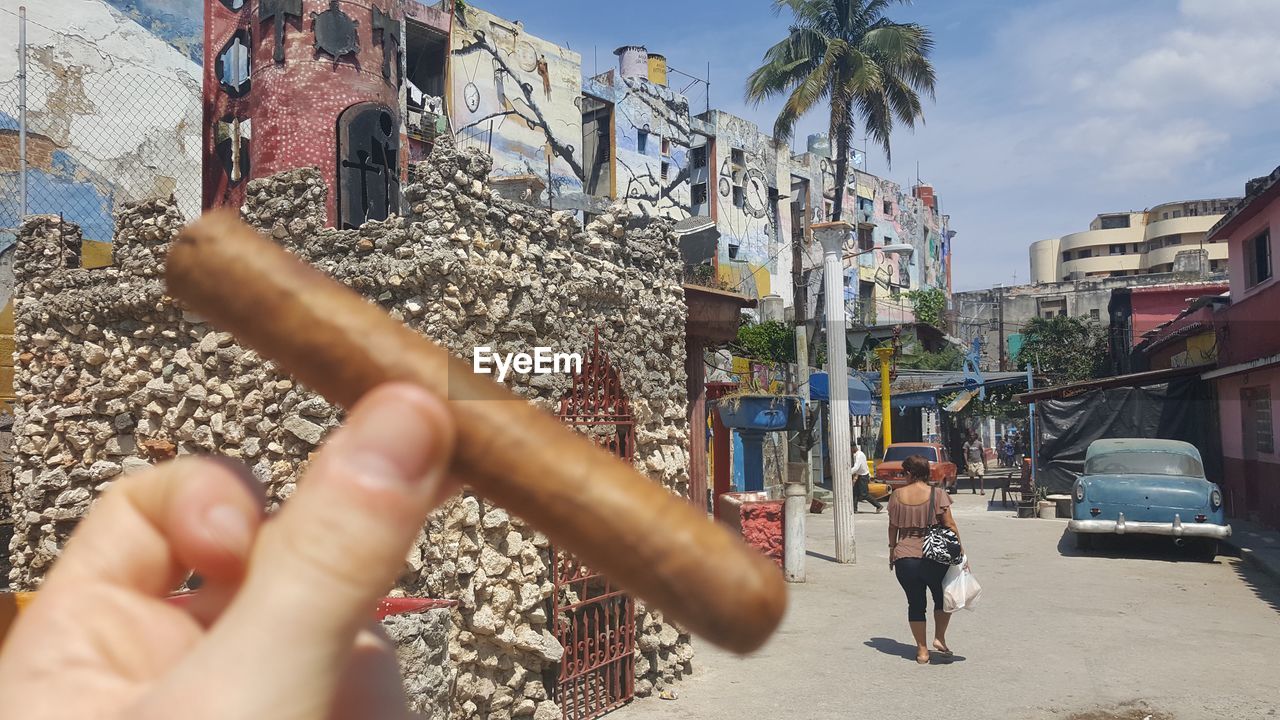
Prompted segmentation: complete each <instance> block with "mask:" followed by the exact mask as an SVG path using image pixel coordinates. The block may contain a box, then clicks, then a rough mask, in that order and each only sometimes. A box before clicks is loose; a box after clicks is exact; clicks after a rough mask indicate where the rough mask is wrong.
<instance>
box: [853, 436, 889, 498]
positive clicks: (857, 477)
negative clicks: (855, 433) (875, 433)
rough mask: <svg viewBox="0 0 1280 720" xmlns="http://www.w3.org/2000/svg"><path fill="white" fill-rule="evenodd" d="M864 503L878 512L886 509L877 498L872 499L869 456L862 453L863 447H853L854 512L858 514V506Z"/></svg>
mask: <svg viewBox="0 0 1280 720" xmlns="http://www.w3.org/2000/svg"><path fill="white" fill-rule="evenodd" d="M863 501H866V502H869V503H871V505H872V506H873V507H875V509H876V512H877V513H878V512H881V511H883V510H884V507H883V506H881V505H880V503H879V502H877V501H876V500H875V498H873V497H871V468H869V467H867V454H866V453H864V452H862V447H861V446H858V445H854V446H853V511H854V512H855V513H856V512H858V505H860V504H862V502H863Z"/></svg>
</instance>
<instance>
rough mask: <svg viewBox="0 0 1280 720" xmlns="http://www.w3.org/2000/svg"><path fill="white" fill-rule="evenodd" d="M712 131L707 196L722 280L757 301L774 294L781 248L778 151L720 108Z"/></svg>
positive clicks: (710, 119)
mask: <svg viewBox="0 0 1280 720" xmlns="http://www.w3.org/2000/svg"><path fill="white" fill-rule="evenodd" d="M707 119H708V122H709V123H710V125H711V128H712V131H713V132H714V133H715V157H714V160H713V168H712V170H713V173H712V177H713V178H714V180H715V184H714V187H713V188H712V189H711V192H712V193H714V197H715V203H716V215H715V217H716V227H717V228H718V229H719V230H720V236H721V238H720V276H721V280H722V281H725V282H728V283H729V284H731V285H734V286H737V287H739V288H740V290H739V291H740V292H745V293H747V294H749V295H754V296H756V297H763V296H765V295H768V294H770V293H771V292H772V287H773V284H774V283H775V282H776V281H779V280H781V281H783V282H789V278H787V279H785V280H784V279H782V278H779V277H778V257H779V256H780V255H781V254H782V252H783V250H784V248H783V247H782V242H781V239H780V236H779V226H778V201H779V196H780V193H779V191H778V167H777V166H778V151H777V149H776V147H775V144H774V141H773V138H772V137H770V136H769V135H765V134H764V133H762V132H760V128H759V127H757V126H756V125H755V123H752V122H749V121H747V120H743V119H742V118H739V117H735V116H733V115H730V114H728V113H725V112H721V111H719V110H713V111H711V113H710V114H709V117H708V118H707Z"/></svg>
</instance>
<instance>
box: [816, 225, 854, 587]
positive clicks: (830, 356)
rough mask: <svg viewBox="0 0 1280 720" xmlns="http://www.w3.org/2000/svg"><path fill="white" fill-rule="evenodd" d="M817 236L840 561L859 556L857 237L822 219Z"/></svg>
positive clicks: (844, 228) (846, 228) (830, 443)
mask: <svg viewBox="0 0 1280 720" xmlns="http://www.w3.org/2000/svg"><path fill="white" fill-rule="evenodd" d="M813 234H814V237H816V238H817V239H818V241H819V242H821V243H822V251H823V258H822V282H823V290H824V293H823V294H824V296H825V298H826V312H827V379H828V383H827V385H828V387H829V389H830V393H831V404H830V408H831V422H830V423H829V425H830V427H831V437H830V440H829V442H828V445H829V447H830V452H831V485H832V490H833V493H834V495H835V508H834V509H833V511H834V513H835V516H836V517H835V520H836V552H835V555H836V561H837V562H841V563H853V562H856V561H857V544H856V543H855V541H854V534H853V479H852V478H851V477H850V475H849V473H850V467H849V464H850V459H849V380H848V378H849V360H848V357H847V356H846V353H845V330H846V329H847V328H848V326H849V323H848V320H847V317H846V314H845V305H844V259H843V258H844V248H845V244H846V242H849V241H850V240H852V238H853V226H852V225H850V224H849V223H847V222H834V223H818V224H815V225H814V226H813Z"/></svg>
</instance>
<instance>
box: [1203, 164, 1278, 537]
mask: <svg viewBox="0 0 1280 720" xmlns="http://www.w3.org/2000/svg"><path fill="white" fill-rule="evenodd" d="M1218 240H1225V241H1226V242H1227V243H1229V248H1230V249H1229V253H1228V254H1229V258H1230V263H1231V303H1230V305H1229V306H1227V307H1226V308H1225V309H1223V310H1221V311H1220V312H1218V313H1217V314H1216V317H1215V321H1216V322H1215V324H1216V326H1217V328H1218V333H1217V335H1218V369H1217V370H1214V371H1213V372H1210V373H1207V374H1205V376H1204V377H1205V379H1209V380H1213V381H1214V383H1215V384H1216V386H1217V394H1218V408H1219V418H1218V421H1219V425H1220V428H1221V434H1222V451H1223V460H1224V469H1225V474H1226V481H1225V487H1224V490H1225V491H1226V493H1227V503H1228V504H1227V510H1228V512H1230V513H1231V514H1232V515H1235V516H1237V517H1254V518H1257V519H1258V520H1261V521H1262V522H1264V523H1266V524H1268V525H1271V526H1273V527H1280V438H1278V437H1277V429H1278V428H1280V404H1278V403H1277V401H1280V282H1277V280H1276V270H1277V269H1278V268H1277V267H1276V262H1275V258H1276V256H1277V255H1278V254H1280V168H1276V170H1275V172H1273V173H1271V175H1269V176H1267V177H1264V178H1258V179H1256V180H1253V181H1251V182H1249V184H1248V186H1247V192H1246V197H1245V199H1244V201H1243V202H1241V203H1240V204H1239V205H1238V206H1237V207H1236V208H1235V209H1233V210H1232V211H1231V212H1229V213H1228V214H1227V215H1226V216H1225V217H1223V219H1222V220H1221V221H1220V222H1219V223H1218V224H1217V225H1216V226H1215V227H1214V228H1213V229H1212V230H1211V231H1210V233H1209V237H1208V239H1207V241H1209V242H1213V241H1218Z"/></svg>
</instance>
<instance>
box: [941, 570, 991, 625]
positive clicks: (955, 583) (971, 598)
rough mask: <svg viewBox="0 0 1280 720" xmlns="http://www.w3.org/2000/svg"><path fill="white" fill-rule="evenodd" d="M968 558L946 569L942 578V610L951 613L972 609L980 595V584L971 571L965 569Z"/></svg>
mask: <svg viewBox="0 0 1280 720" xmlns="http://www.w3.org/2000/svg"><path fill="white" fill-rule="evenodd" d="M968 564H969V559H968V558H965V559H964V561H963V562H961V563H960V564H959V565H952V566H951V567H950V568H948V569H947V575H946V577H944V578H943V579H942V610H943V612H949V613H953V612H955V611H957V610H972V609H973V608H974V606H975V605H977V603H978V598H980V597H982V586H981V585H979V584H978V580H977V579H976V578H974V577H973V573H971V572H969V571H968V570H967V569H965V566H967V565H968Z"/></svg>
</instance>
